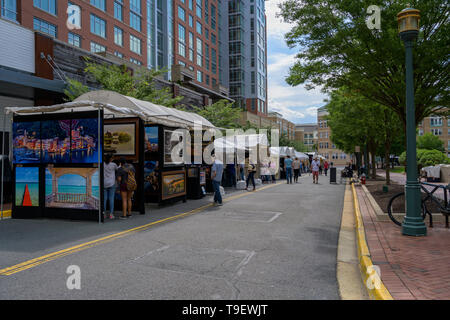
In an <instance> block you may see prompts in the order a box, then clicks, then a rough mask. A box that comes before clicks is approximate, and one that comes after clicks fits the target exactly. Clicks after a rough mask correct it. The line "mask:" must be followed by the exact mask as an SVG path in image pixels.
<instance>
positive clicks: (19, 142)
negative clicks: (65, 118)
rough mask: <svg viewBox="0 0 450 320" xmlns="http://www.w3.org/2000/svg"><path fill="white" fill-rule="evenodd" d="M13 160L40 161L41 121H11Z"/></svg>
mask: <svg viewBox="0 0 450 320" xmlns="http://www.w3.org/2000/svg"><path fill="white" fill-rule="evenodd" d="M13 162H14V163H40V162H41V122H40V121H34V122H14V123H13Z"/></svg>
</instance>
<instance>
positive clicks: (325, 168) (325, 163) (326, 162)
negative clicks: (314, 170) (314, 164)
mask: <svg viewBox="0 0 450 320" xmlns="http://www.w3.org/2000/svg"><path fill="white" fill-rule="evenodd" d="M328 167H329V165H328V161H326V160H325V162H324V164H323V169H324V170H325V176H327V172H328Z"/></svg>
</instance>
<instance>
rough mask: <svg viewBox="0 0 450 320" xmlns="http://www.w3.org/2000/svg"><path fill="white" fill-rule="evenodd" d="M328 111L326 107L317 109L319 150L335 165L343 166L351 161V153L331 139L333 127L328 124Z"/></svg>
mask: <svg viewBox="0 0 450 320" xmlns="http://www.w3.org/2000/svg"><path fill="white" fill-rule="evenodd" d="M327 115H328V111H327V109H326V108H325V107H322V108H319V109H318V110H317V124H318V125H317V152H318V154H320V155H321V156H323V157H325V159H327V160H328V161H330V162H333V164H334V165H335V166H343V165H346V164H347V163H349V162H350V161H351V160H352V158H351V155H348V154H346V153H345V152H344V151H342V150H339V149H338V148H337V147H336V146H335V145H334V144H333V142H332V141H331V129H330V127H329V126H328V124H327V120H326V116H327Z"/></svg>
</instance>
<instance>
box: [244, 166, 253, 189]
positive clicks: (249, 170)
mask: <svg viewBox="0 0 450 320" xmlns="http://www.w3.org/2000/svg"><path fill="white" fill-rule="evenodd" d="M247 171H248V176H247V187H246V188H245V190H248V184H249V182H250V181H252V184H253V191H255V189H256V185H255V172H256V166H255V165H254V164H253V163H249V164H248V168H247Z"/></svg>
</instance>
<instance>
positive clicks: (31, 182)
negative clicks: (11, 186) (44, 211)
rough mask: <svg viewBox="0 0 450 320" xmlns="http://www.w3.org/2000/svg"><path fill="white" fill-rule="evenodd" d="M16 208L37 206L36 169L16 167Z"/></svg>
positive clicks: (37, 174) (37, 177)
mask: <svg viewBox="0 0 450 320" xmlns="http://www.w3.org/2000/svg"><path fill="white" fill-rule="evenodd" d="M16 206H17V207H38V206H39V168H38V167H16Z"/></svg>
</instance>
